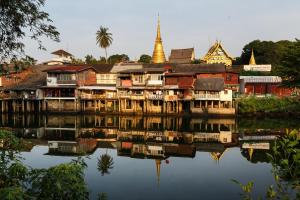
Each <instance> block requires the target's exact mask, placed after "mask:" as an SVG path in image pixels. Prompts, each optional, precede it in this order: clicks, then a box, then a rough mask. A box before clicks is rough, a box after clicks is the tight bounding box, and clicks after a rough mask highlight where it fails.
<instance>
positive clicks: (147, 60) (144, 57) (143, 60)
mask: <svg viewBox="0 0 300 200" xmlns="http://www.w3.org/2000/svg"><path fill="white" fill-rule="evenodd" d="M151 59H152V57H151V56H149V55H146V54H143V55H141V57H140V59H139V62H141V63H150V62H151Z"/></svg>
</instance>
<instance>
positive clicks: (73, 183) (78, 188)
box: [0, 130, 89, 200]
mask: <svg viewBox="0 0 300 200" xmlns="http://www.w3.org/2000/svg"><path fill="white" fill-rule="evenodd" d="M24 144H25V143H24V141H23V140H20V139H19V138H17V137H16V136H15V135H14V134H13V133H11V132H8V131H4V130H0V199H2V200H10V199H20V200H22V199H45V200H47V199H49V200H50V199H84V200H85V199H88V197H89V193H88V189H87V185H86V183H85V181H84V169H85V168H86V164H85V162H84V160H83V159H81V158H78V159H76V160H73V161H71V162H69V163H64V164H60V165H57V166H54V167H50V168H48V169H32V168H30V167H28V166H25V165H24V164H23V163H22V157H20V154H19V153H20V150H21V149H22V148H23V147H24Z"/></svg>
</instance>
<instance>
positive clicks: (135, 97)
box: [130, 94, 145, 100]
mask: <svg viewBox="0 0 300 200" xmlns="http://www.w3.org/2000/svg"><path fill="white" fill-rule="evenodd" d="M130 98H131V99H132V100H144V99H145V96H144V95H143V94H132V95H131V96H130Z"/></svg>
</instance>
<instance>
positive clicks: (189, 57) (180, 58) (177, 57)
mask: <svg viewBox="0 0 300 200" xmlns="http://www.w3.org/2000/svg"><path fill="white" fill-rule="evenodd" d="M193 60H194V48H188V49H172V50H171V55H170V58H169V62H170V63H187V64H188V63H191V61H193Z"/></svg>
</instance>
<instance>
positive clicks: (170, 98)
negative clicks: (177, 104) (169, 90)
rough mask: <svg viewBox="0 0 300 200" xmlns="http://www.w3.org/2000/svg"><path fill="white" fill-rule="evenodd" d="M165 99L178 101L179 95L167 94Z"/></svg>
mask: <svg viewBox="0 0 300 200" xmlns="http://www.w3.org/2000/svg"><path fill="white" fill-rule="evenodd" d="M164 100H165V101H177V100H178V97H177V95H165V97H164Z"/></svg>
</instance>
